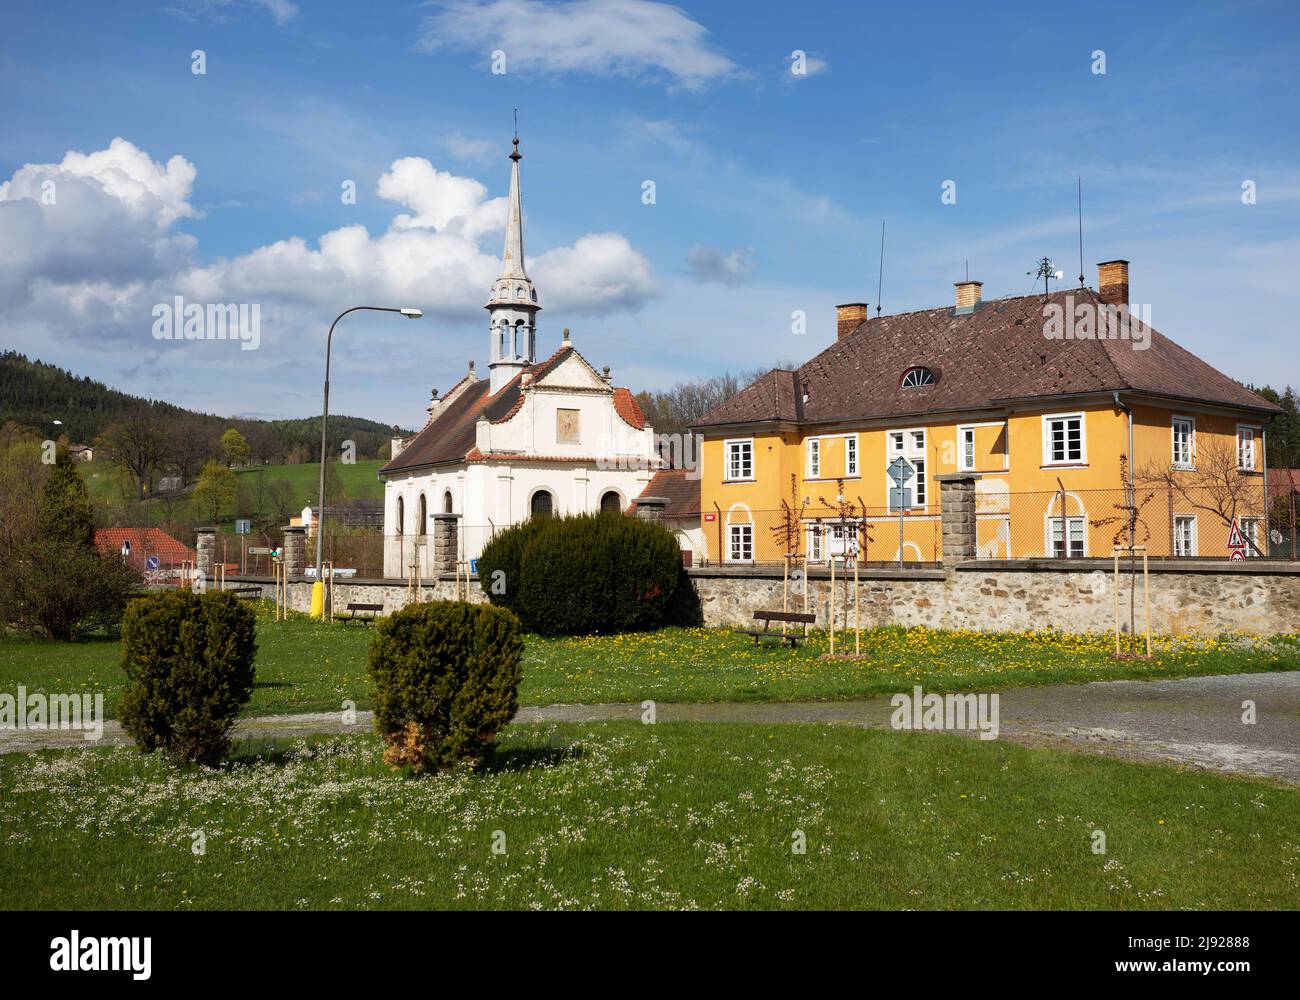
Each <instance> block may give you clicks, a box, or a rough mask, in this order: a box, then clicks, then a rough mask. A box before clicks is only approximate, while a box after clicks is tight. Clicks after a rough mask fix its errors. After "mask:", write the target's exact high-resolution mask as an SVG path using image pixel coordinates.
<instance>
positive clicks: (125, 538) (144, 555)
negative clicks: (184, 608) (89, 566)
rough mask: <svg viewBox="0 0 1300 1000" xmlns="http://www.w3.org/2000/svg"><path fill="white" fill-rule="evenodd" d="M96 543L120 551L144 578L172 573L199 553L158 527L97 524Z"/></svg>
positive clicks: (170, 574)
mask: <svg viewBox="0 0 1300 1000" xmlns="http://www.w3.org/2000/svg"><path fill="white" fill-rule="evenodd" d="M95 545H96V546H97V547H98V548H99V549H100V550H101V551H103V552H111V553H116V554H117V555H120V556H121V557H122V558H123V559H125V560H126V561H127V562H128V563H130V564H131V565H132V566H134V567H135V568H136V569H138V570H139V571H140V572H141V573H142V574H143V575H144V577H145V579H146V580H151V579H152V580H159V579H162V578H164V577H171V576H175V575H176V573H177V572H179V571H180V569H181V565H182V564H183V563H185V562H189V563H195V562H196V561H197V560H198V553H197V552H195V551H194V549H192V548H190V547H189V546H188V545H183V544H181V543H180V542H178V541H177V540H176V539H174V538H172V536H171V535H169V534H167V533H166V532H165V531H163V530H162V529H161V528H96V529H95Z"/></svg>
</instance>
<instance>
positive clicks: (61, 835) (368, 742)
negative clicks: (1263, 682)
mask: <svg viewBox="0 0 1300 1000" xmlns="http://www.w3.org/2000/svg"><path fill="white" fill-rule="evenodd" d="M260 750H261V753H263V754H264V755H265V756H259V757H253V756H252V753H253V752H254V751H253V748H249V747H245V748H244V752H243V756H242V757H241V758H240V759H236V760H235V761H233V762H231V763H229V764H227V765H225V766H223V767H222V768H220V769H217V770H211V771H204V770H193V771H181V770H177V769H175V768H173V767H171V766H170V765H168V764H166V763H165V762H164V761H163V760H162V759H160V758H159V757H157V756H152V757H143V756H141V755H140V754H138V753H136V752H135V751H134V750H130V749H125V748H118V749H99V750H74V751H62V752H51V751H47V752H44V753H41V754H16V755H13V756H11V757H7V758H5V761H4V767H3V769H0V797H3V800H4V801H5V803H6V807H5V809H4V811H3V813H0V837H2V838H3V841H4V845H5V849H4V850H3V851H0V884H2V885H3V886H4V889H5V902H6V905H8V906H10V907H13V908H31V909H62V908H85V909H95V908H112V909H118V908H147V909H155V908H156V909H188V908H227V909H234V908H238V909H252V908H281V909H405V908H432V907H447V908H469V907H480V908H491V907H512V908H547V909H553V908H579V907H590V908H601V909H632V908H695V907H700V908H813V907H836V908H838V907H882V908H909V909H929V908H1048V909H1050V908H1071V909H1079V908H1083V909H1086V908H1112V909H1180V908H1217V909H1239V908H1240V909H1255V908H1285V909H1295V908H1297V907H1300V793H1297V791H1296V790H1295V789H1289V788H1278V787H1274V786H1272V785H1269V784H1266V783H1262V782H1254V781H1247V780H1241V779H1232V778H1224V777H1218V776H1214V775H1208V774H1204V773H1199V772H1193V771H1180V770H1175V769H1173V768H1167V767H1162V766H1150V765H1140V764H1130V763H1124V762H1120V761H1116V760H1110V759H1105V758H1100V757H1093V756H1087V755H1077V754H1070V753H1063V752H1056V751H1050V750H1027V749H1023V748H1020V747H1016V746H1011V745H1006V744H1000V743H998V744H994V743H988V742H982V741H977V740H967V739H962V738H960V737H955V736H947V735H937V734H924V733H895V732H879V731H868V730H861V729H856V728H850V727H838V726H815V725H769V726H754V725H741V724H704V723H676V724H660V725H653V726H646V725H641V724H639V723H607V724H597V725H581V726H579V725H563V726H519V725H514V726H510V727H509V728H508V729H507V731H506V733H505V734H504V736H503V743H502V747H501V749H500V752H499V753H498V757H497V759H496V760H495V761H494V763H493V764H492V766H491V767H490V769H489V771H488V772H487V773H485V774H482V775H438V776H427V777H424V778H420V779H412V778H407V777H404V776H402V775H400V774H397V773H394V772H391V771H389V770H388V769H387V768H385V767H384V765H383V764H382V763H381V761H380V744H379V742H378V740H377V739H376V738H375V737H373V736H355V737H337V738H334V739H328V740H320V741H317V742H315V743H313V744H312V745H311V746H310V747H309V746H308V744H305V743H299V744H297V745H296V748H294V749H290V750H288V751H287V752H286V751H285V749H284V748H272V747H266V746H264V747H262V748H260ZM1097 831H1100V832H1101V833H1102V834H1104V836H1105V849H1106V853H1104V854H1098V853H1094V850H1093V848H1094V844H1096V843H1098V841H1097ZM494 846H495V847H496V848H497V850H496V851H495V852H494V849H493V848H494ZM800 846H802V847H803V851H802V852H799V851H798V847H800ZM198 847H201V848H202V853H196V848H198Z"/></svg>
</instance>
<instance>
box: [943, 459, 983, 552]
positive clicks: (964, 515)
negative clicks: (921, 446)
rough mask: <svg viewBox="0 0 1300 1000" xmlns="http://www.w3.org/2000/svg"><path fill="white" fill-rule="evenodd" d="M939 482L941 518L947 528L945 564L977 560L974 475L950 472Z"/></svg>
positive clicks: (944, 535) (945, 534) (944, 543)
mask: <svg viewBox="0 0 1300 1000" xmlns="http://www.w3.org/2000/svg"><path fill="white" fill-rule="evenodd" d="M934 478H935V480H936V481H937V482H938V483H939V518H940V521H941V523H942V526H943V561H944V564H945V565H949V566H951V565H952V564H953V563H958V562H961V561H962V560H964V559H974V558H975V553H976V551H977V550H976V544H975V542H976V537H975V481H976V480H977V479H979V476H977V475H975V474H974V473H972V472H948V473H945V474H944V475H942V476H935V477H934Z"/></svg>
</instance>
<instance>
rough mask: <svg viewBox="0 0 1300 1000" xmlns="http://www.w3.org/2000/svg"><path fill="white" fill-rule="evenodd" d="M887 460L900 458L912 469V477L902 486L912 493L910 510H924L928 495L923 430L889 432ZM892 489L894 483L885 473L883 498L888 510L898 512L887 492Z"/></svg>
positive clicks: (891, 495) (890, 495) (890, 494)
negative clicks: (887, 503)
mask: <svg viewBox="0 0 1300 1000" xmlns="http://www.w3.org/2000/svg"><path fill="white" fill-rule="evenodd" d="M888 458H889V461H890V462H892V461H893V460H894V459H896V458H901V459H903V460H904V461H906V462H907V463H908V465H910V466H911V467H912V472H913V473H914V475H913V476H912V478H911V479H909V480H908V481H907V482H906V483H905V484H904V485H905V488H906V489H909V490H911V491H912V506H911V508H910V509H912V510H916V509H917V508H924V507H925V504H926V499H927V493H928V483H927V481H926V461H925V430H924V429H920V430H906V431H891V432H890V434H889V455H888ZM894 488H895V487H894V481H893V480H892V479H890V478H889V473H888V471H886V473H885V489H886V493H885V496H886V497H887V498H888V502H889V509H890V510H898V505H897V504H895V503H894V497H893V494H892V493H889V492H888V491H889V490H892V489H894Z"/></svg>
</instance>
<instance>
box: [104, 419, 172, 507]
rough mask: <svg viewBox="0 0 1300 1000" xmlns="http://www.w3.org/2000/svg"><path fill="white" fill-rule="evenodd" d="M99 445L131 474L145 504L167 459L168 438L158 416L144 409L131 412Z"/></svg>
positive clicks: (110, 457)
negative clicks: (154, 478)
mask: <svg viewBox="0 0 1300 1000" xmlns="http://www.w3.org/2000/svg"><path fill="white" fill-rule="evenodd" d="M98 444H99V448H100V449H101V450H102V451H103V452H104V453H105V454H106V455H107V456H108V458H109V460H110V461H112V462H113V463H114V464H115V465H118V466H120V467H121V468H123V469H125V470H126V471H127V472H128V473H130V475H131V477H132V478H133V479H134V480H135V484H136V496H137V498H138V499H140V500H143V499H144V498H145V496H146V495H147V494H148V492H149V488H150V486H152V485H153V477H154V474H155V473H157V471H158V469H159V468H160V467H161V466H162V465H163V463H164V462H165V461H166V459H167V439H166V434H165V432H164V428H163V426H162V423H161V421H160V420H159V419H158V416H157V414H155V413H154V412H153V411H152V410H150V409H149V408H148V407H145V406H142V407H140V408H138V409H136V410H132V411H131V412H129V413H127V414H126V416H124V417H122V418H121V419H120V420H117V421H115V422H114V423H113V424H111V425H110V426H109V427H108V428H107V429H106V430H105V431H104V433H103V434H101V435H100V436H99V442H98Z"/></svg>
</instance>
